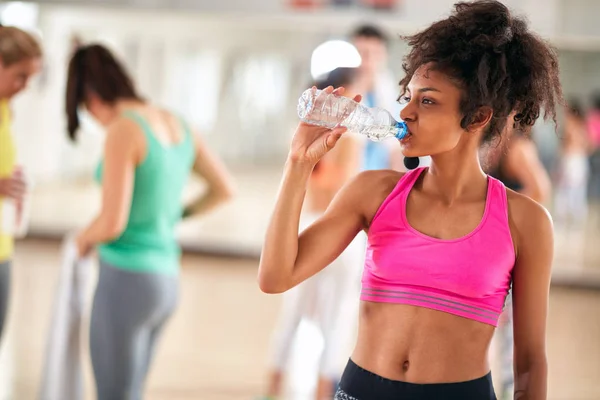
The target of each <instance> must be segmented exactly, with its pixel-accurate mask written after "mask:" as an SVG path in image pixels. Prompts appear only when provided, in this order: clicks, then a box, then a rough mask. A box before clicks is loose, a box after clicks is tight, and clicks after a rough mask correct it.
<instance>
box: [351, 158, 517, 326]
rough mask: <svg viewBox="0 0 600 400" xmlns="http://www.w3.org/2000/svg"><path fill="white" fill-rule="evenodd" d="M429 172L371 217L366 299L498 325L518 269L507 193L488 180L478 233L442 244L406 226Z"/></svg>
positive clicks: (404, 183)
mask: <svg viewBox="0 0 600 400" xmlns="http://www.w3.org/2000/svg"><path fill="white" fill-rule="evenodd" d="M424 170H425V168H418V169H415V170H412V171H410V172H407V173H406V174H405V175H404V176H403V177H402V178H401V179H400V181H399V182H398V184H397V185H396V187H395V188H394V190H393V191H392V192H391V193H390V195H389V196H388V197H387V198H386V199H385V201H384V202H383V203H382V204H381V206H380V207H379V210H378V211H377V213H376V214H375V216H374V217H373V221H372V223H371V226H370V228H369V236H368V244H367V253H366V258H365V268H364V272H363V277H362V293H361V300H364V301H371V302H384V303H397V304H408V305H413V306H419V307H426V308H430V309H433V310H438V311H443V312H447V313H450V314H454V315H458V316H461V317H465V318H469V319H471V320H475V321H479V322H482V323H485V324H489V325H493V326H497V325H498V318H499V317H500V313H501V312H502V309H503V308H504V302H505V300H506V296H507V294H508V291H509V289H510V284H511V279H512V269H513V266H514V264H515V251H514V246H513V241H512V237H511V233H510V228H509V224H508V202H507V197H506V188H505V187H504V185H503V184H502V182H500V181H498V180H497V179H494V178H492V177H489V176H488V189H487V198H486V204H485V211H484V214H483V218H482V219H481V222H480V223H479V226H477V228H475V230H474V231H472V232H471V233H469V234H468V235H466V236H463V237H461V238H458V239H452V240H442V239H436V238H433V237H430V236H427V235H425V234H423V233H421V232H419V231H417V230H416V229H414V228H413V227H411V226H410V225H409V224H408V222H407V219H406V199H407V198H408V194H409V192H410V190H411V189H412V187H413V186H414V184H415V182H416V181H417V179H418V178H419V176H420V175H421V173H422V172H423V171H424Z"/></svg>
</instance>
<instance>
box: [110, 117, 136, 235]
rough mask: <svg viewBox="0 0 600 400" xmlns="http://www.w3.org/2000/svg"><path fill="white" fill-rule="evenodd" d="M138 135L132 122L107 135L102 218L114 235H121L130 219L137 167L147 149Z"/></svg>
mask: <svg viewBox="0 0 600 400" xmlns="http://www.w3.org/2000/svg"><path fill="white" fill-rule="evenodd" d="M132 128H134V129H132ZM136 133H137V132H136V131H135V126H134V125H133V124H132V123H131V122H130V121H128V120H122V121H117V122H116V123H115V124H113V125H112V126H111V127H110V128H109V129H108V131H107V133H106V142H105V144H104V162H103V171H102V211H101V215H102V218H104V219H105V222H106V226H107V228H108V229H109V230H110V233H111V234H112V235H114V236H118V235H119V234H121V232H122V231H123V229H125V226H126V225H127V220H128V219H129V211H130V207H131V197H132V195H133V186H134V180H135V168H136V166H137V164H138V162H139V159H140V156H139V155H140V153H141V152H142V150H141V148H142V147H143V145H142V143H143V142H142V141H141V140H140V136H139V135H136Z"/></svg>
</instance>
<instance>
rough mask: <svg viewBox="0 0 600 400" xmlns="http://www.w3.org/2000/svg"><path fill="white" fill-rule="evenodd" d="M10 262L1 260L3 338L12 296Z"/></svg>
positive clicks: (0, 301) (0, 315) (0, 308)
mask: <svg viewBox="0 0 600 400" xmlns="http://www.w3.org/2000/svg"><path fill="white" fill-rule="evenodd" d="M10 264H11V263H10V261H3V262H0V339H2V332H3V331H4V322H6V315H7V314H8V300H9V298H10ZM0 343H1V342H0Z"/></svg>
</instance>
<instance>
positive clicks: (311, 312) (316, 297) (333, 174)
mask: <svg viewBox="0 0 600 400" xmlns="http://www.w3.org/2000/svg"><path fill="white" fill-rule="evenodd" d="M357 77H358V71H357V69H355V68H336V69H334V70H333V71H331V72H330V73H329V74H328V75H327V77H326V78H324V79H323V80H321V81H319V82H317V83H316V84H315V86H317V88H318V89H325V88H326V87H328V86H333V87H340V86H343V87H345V88H346V92H345V94H344V95H345V96H347V97H350V98H353V97H354V95H355V94H358V93H362V90H363V87H362V86H360V85H361V84H362V82H361V81H359V80H357ZM362 149H363V144H362V141H361V140H360V138H358V137H356V136H355V135H354V134H352V133H348V134H345V135H344V136H343V137H342V138H341V139H340V140H339V142H338V143H337V145H336V147H335V148H334V150H332V151H331V152H330V153H328V154H327V156H326V157H324V158H323V159H322V160H321V161H320V162H319V163H318V164H317V165H316V166H315V168H314V170H313V172H312V174H311V177H310V181H309V186H308V188H307V199H306V200H307V201H306V203H305V205H304V209H303V211H302V217H301V221H300V227H299V229H300V231H302V230H304V229H306V228H307V227H309V226H310V225H311V224H312V223H313V222H314V221H315V220H317V219H318V217H319V216H321V215H322V214H323V213H324V212H325V210H326V209H327V207H328V206H329V203H330V202H331V201H332V199H333V198H334V196H335V195H336V193H337V192H338V191H339V190H340V189H341V188H342V186H343V185H344V184H345V183H346V182H347V181H348V180H349V179H350V178H351V177H352V176H354V175H355V174H356V173H358V172H359V170H360V161H361V151H362ZM362 256H363V254H362V245H361V243H360V242H359V241H357V240H355V241H354V243H352V244H351V245H350V246H349V247H348V249H347V250H346V251H345V252H344V253H342V254H341V255H340V257H338V259H337V260H335V261H334V263H333V264H332V265H330V266H329V267H328V268H326V269H325V270H323V271H321V272H320V273H318V274H317V275H315V276H313V277H312V278H310V279H308V280H307V281H306V282H303V283H302V284H300V285H298V286H296V287H295V288H294V289H292V290H290V291H288V292H286V293H284V294H283V295H282V297H283V305H282V307H281V310H280V311H279V321H278V324H277V326H276V328H275V333H274V335H273V339H272V340H273V342H272V350H271V351H272V354H271V362H270V365H271V369H272V372H271V373H270V375H269V382H268V385H267V387H268V389H267V395H266V397H265V399H284V398H286V397H285V395H284V386H283V378H284V372H285V370H286V367H287V366H288V362H289V359H290V355H291V353H292V349H293V346H292V343H293V341H294V339H295V337H296V333H297V332H298V327H299V325H300V322H301V321H302V320H303V319H305V318H308V319H311V320H313V321H315V322H316V324H317V326H318V327H319V329H320V332H321V334H322V337H323V350H322V353H321V355H320V361H319V370H318V372H317V373H318V381H317V388H316V391H315V396H314V398H315V399H317V400H324V399H331V398H332V397H333V393H334V390H335V383H336V382H337V381H338V380H339V378H340V376H341V373H342V370H341V368H340V365H341V362H342V361H343V360H344V359H345V358H346V357H347V354H345V353H344V351H345V350H346V347H345V345H346V343H347V340H348V335H352V334H353V328H355V327H356V319H357V313H358V308H357V306H358V302H357V301H356V298H357V294H358V292H359V281H360V268H361V261H362Z"/></svg>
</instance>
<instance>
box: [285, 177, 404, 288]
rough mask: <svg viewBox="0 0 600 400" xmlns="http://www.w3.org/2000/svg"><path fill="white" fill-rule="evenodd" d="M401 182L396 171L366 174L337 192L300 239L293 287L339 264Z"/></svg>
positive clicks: (354, 179)
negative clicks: (355, 239)
mask: <svg viewBox="0 0 600 400" xmlns="http://www.w3.org/2000/svg"><path fill="white" fill-rule="evenodd" d="M390 178H391V179H390ZM397 180H398V177H397V173H396V172H394V171H365V172H361V173H360V174H359V175H357V176H356V177H355V178H353V179H352V180H351V181H350V182H349V183H348V184H347V185H345V186H344V187H343V188H342V189H341V190H340V191H339V192H338V193H337V195H336V196H335V198H334V199H333V201H332V202H331V204H330V205H329V207H328V208H327V210H326V211H325V213H324V214H323V215H322V216H321V217H320V218H319V219H318V220H317V221H315V222H314V223H313V224H312V225H310V226H309V227H308V228H306V229H305V230H304V231H303V232H302V233H301V234H300V236H299V237H298V253H297V256H296V262H295V263H294V273H293V277H292V286H295V285H297V284H298V283H300V282H302V281H304V280H305V279H307V278H309V277H310V276H312V275H314V274H316V273H317V272H319V271H321V270H322V269H323V268H325V267H326V266H328V265H329V264H331V263H332V262H333V261H335V259H336V258H337V257H338V256H339V255H340V254H341V253H342V252H343V251H344V250H345V249H346V247H348V245H349V244H350V243H351V242H352V240H353V239H354V238H355V237H356V235H357V234H358V233H359V232H360V231H361V230H364V229H365V228H366V227H367V226H368V223H369V222H370V220H371V218H372V216H373V214H375V212H376V210H377V209H378V208H379V205H380V204H381V203H382V202H383V200H384V199H385V197H387V195H388V194H389V192H390V191H391V189H393V187H394V186H395V182H397Z"/></svg>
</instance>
